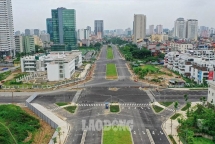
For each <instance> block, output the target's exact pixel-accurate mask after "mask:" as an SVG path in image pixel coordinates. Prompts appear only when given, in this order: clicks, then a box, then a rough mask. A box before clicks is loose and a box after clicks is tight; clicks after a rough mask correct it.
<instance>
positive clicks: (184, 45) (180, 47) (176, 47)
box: [170, 42, 193, 53]
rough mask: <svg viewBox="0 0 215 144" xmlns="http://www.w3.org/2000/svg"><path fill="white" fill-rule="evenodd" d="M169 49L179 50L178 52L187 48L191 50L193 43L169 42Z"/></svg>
mask: <svg viewBox="0 0 215 144" xmlns="http://www.w3.org/2000/svg"><path fill="white" fill-rule="evenodd" d="M170 49H171V51H179V52H180V53H186V51H187V50H193V44H189V43H182V42H180V43H179V42H172V43H170Z"/></svg>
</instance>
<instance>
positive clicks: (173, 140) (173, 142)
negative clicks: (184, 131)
mask: <svg viewBox="0 0 215 144" xmlns="http://www.w3.org/2000/svg"><path fill="white" fill-rule="evenodd" d="M168 137H169V138H170V140H171V142H172V144H177V143H176V141H175V139H174V138H173V136H172V135H168Z"/></svg>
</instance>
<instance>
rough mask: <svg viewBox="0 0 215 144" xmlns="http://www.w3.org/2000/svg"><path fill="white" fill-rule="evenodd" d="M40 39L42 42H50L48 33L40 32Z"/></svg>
mask: <svg viewBox="0 0 215 144" xmlns="http://www.w3.org/2000/svg"><path fill="white" fill-rule="evenodd" d="M40 39H41V40H42V41H43V43H49V42H50V35H49V34H48V33H45V34H44V33H42V34H40Z"/></svg>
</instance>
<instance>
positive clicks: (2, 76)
mask: <svg viewBox="0 0 215 144" xmlns="http://www.w3.org/2000/svg"><path fill="white" fill-rule="evenodd" d="M10 74H11V71H7V72H4V73H1V74H0V81H2V80H4V79H6V78H7V77H8V76H9V75H10Z"/></svg>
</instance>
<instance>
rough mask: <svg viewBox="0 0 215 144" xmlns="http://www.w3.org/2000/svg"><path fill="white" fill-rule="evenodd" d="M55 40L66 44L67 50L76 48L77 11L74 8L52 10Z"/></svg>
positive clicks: (57, 42) (56, 42)
mask: <svg viewBox="0 0 215 144" xmlns="http://www.w3.org/2000/svg"><path fill="white" fill-rule="evenodd" d="M52 24H53V42H54V44H61V45H62V44H64V45H66V47H67V48H66V51H70V50H72V49H75V48H76V43H77V39H76V12H75V10H74V9H66V8H57V9H53V10H52Z"/></svg>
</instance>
